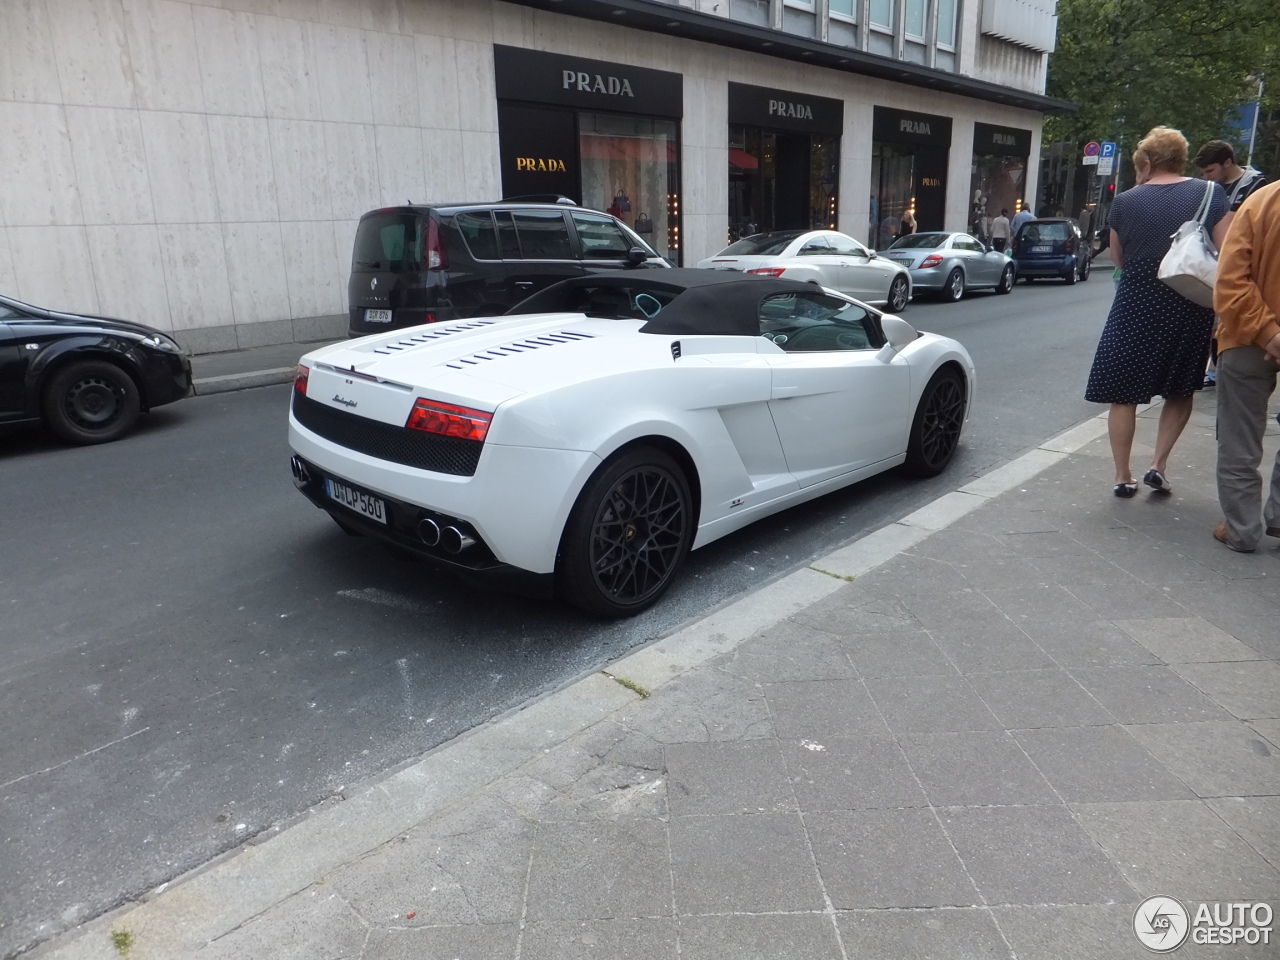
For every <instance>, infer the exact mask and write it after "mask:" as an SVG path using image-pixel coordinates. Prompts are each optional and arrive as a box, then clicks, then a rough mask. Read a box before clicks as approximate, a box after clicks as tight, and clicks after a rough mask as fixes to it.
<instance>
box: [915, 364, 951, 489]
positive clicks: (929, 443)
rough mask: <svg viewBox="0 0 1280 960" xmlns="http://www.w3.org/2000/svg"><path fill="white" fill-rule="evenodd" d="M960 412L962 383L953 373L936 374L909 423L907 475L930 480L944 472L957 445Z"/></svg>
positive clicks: (945, 370) (940, 372)
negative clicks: (929, 478)
mask: <svg viewBox="0 0 1280 960" xmlns="http://www.w3.org/2000/svg"><path fill="white" fill-rule="evenodd" d="M964 410H965V387H964V379H963V378H962V377H961V376H960V374H958V373H956V371H955V370H953V369H950V368H944V369H942V370H939V371H938V372H937V373H935V374H934V375H933V379H931V380H930V381H929V383H928V384H927V385H926V386H925V388H924V393H922V394H921V395H920V405H919V406H918V407H916V415H915V419H914V420H913V421H912V422H911V437H910V439H909V440H908V442H907V459H906V463H905V464H904V466H905V468H906V471H907V472H908V473H909V474H911V475H912V476H915V477H933V476H937V475H938V474H939V473H941V472H942V471H943V470H945V469H946V467H947V464H949V463H950V462H951V458H952V457H954V456H955V453H956V447H958V446H959V445H960V429H961V427H963V426H964Z"/></svg>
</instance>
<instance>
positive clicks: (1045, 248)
mask: <svg viewBox="0 0 1280 960" xmlns="http://www.w3.org/2000/svg"><path fill="white" fill-rule="evenodd" d="M1029 252H1031V253H1053V245H1052V244H1042V245H1041V246H1038V247H1032V248H1031V249H1030V251H1029ZM388 319H389V318H388Z"/></svg>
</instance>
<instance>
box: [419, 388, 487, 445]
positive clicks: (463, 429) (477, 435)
mask: <svg viewBox="0 0 1280 960" xmlns="http://www.w3.org/2000/svg"><path fill="white" fill-rule="evenodd" d="M492 422H493V414H492V413H485V412H484V411H483V410H472V409H471V408H470V407H460V406H458V405H457V404H455V403H441V402H440V401H439V400H427V399H425V398H424V399H421V400H419V401H418V402H417V403H415V404H414V405H413V409H412V410H410V411H409V419H408V421H407V422H406V423H405V426H406V427H408V428H409V429H410V430H422V431H423V432H425V433H434V434H438V435H439V436H442V437H460V438H461V439H463V440H479V441H480V442H481V443H483V442H484V438H485V437H486V436H488V434H489V424H490V423H492Z"/></svg>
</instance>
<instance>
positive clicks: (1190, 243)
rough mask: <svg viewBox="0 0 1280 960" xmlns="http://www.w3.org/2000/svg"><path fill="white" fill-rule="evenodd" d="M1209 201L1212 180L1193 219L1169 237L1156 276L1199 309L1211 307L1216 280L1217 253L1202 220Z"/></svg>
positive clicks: (1205, 214) (1207, 184)
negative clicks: (1171, 237) (1170, 243)
mask: <svg viewBox="0 0 1280 960" xmlns="http://www.w3.org/2000/svg"><path fill="white" fill-rule="evenodd" d="M1212 200H1213V181H1212V180H1210V181H1208V182H1206V183H1205V185H1204V199H1203V200H1201V201H1200V208H1199V209H1198V210H1197V211H1196V216H1195V219H1194V220H1188V221H1187V222H1186V223H1184V224H1183V225H1182V226H1180V227H1179V228H1178V232H1177V233H1175V234H1173V245H1172V246H1170V247H1169V252H1168V253H1166V254H1165V255H1164V259H1163V260H1161V261H1160V269H1159V271H1158V272H1157V273H1156V276H1158V277H1159V278H1160V279H1161V280H1163V281H1164V282H1165V283H1167V284H1168V285H1169V286H1171V287H1172V288H1173V289H1174V290H1176V291H1177V292H1178V293H1180V294H1182V296H1184V297H1186V298H1187V299H1188V300H1190V301H1191V302H1192V303H1194V304H1198V305H1199V306H1202V307H1212V306H1213V283H1214V281H1215V280H1216V279H1217V278H1218V250H1217V248H1216V247H1215V246H1214V245H1213V240H1212V238H1211V237H1210V236H1209V231H1208V230H1207V229H1206V228H1205V225H1204V221H1205V218H1206V217H1208V216H1209V204H1210V203H1211V202H1212Z"/></svg>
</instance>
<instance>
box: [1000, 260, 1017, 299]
mask: <svg viewBox="0 0 1280 960" xmlns="http://www.w3.org/2000/svg"><path fill="white" fill-rule="evenodd" d="M1013 280H1014V270H1013V266H1012V265H1010V266H1007V267H1005V268H1004V273H1002V274H1000V283H999V284H998V285H997V286H996V293H1009V292H1010V291H1012V290H1013Z"/></svg>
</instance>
